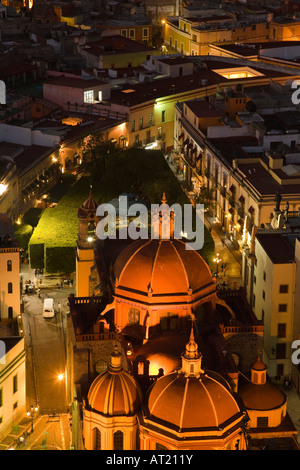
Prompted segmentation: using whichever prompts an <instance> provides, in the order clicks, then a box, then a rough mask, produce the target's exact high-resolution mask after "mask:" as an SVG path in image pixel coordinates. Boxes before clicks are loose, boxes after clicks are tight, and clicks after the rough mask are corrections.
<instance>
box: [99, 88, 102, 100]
mask: <svg viewBox="0 0 300 470" xmlns="http://www.w3.org/2000/svg"><path fill="white" fill-rule="evenodd" d="M98 101H102V90H99V92H98Z"/></svg>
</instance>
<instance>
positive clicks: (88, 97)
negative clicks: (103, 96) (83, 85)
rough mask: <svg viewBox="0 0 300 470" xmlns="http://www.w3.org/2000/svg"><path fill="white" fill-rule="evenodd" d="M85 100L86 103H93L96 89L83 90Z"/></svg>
mask: <svg viewBox="0 0 300 470" xmlns="http://www.w3.org/2000/svg"><path fill="white" fill-rule="evenodd" d="M83 101H84V102H85V103H93V101H94V90H87V91H84V92H83Z"/></svg>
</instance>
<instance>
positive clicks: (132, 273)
mask: <svg viewBox="0 0 300 470" xmlns="http://www.w3.org/2000/svg"><path fill="white" fill-rule="evenodd" d="M114 277H115V280H116V286H117V290H118V291H123V292H124V291H126V292H128V291H129V292H134V293H138V294H140V295H149V294H150V295H151V296H152V298H155V297H161V296H174V295H175V294H177V295H180V296H186V295H191V294H194V295H197V294H200V292H201V294H202V293H203V290H204V289H206V290H207V291H208V292H209V293H211V292H212V291H215V282H214V281H213V279H212V276H211V272H210V269H209V267H208V265H207V263H206V262H205V261H204V259H203V258H202V257H201V256H200V254H199V253H198V252H197V251H195V250H190V249H187V248H186V243H185V242H184V241H183V240H180V239H166V240H163V239H150V240H137V241H135V242H133V243H132V244H131V245H129V246H128V247H127V248H125V250H124V251H123V252H122V253H121V254H120V255H119V256H118V258H117V260H116V262H115V264H114Z"/></svg>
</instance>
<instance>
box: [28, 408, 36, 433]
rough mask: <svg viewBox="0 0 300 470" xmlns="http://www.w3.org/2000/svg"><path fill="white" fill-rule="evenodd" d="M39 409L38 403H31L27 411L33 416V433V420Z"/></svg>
mask: <svg viewBox="0 0 300 470" xmlns="http://www.w3.org/2000/svg"><path fill="white" fill-rule="evenodd" d="M38 411H39V407H38V406H37V405H35V406H33V405H31V406H30V409H29V410H28V411H27V413H26V414H27V416H28V417H29V416H30V417H31V432H32V433H33V420H34V418H36V415H37V412H38Z"/></svg>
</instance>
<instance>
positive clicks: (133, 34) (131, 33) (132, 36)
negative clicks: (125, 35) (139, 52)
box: [129, 29, 135, 38]
mask: <svg viewBox="0 0 300 470" xmlns="http://www.w3.org/2000/svg"><path fill="white" fill-rule="evenodd" d="M129 37H130V38H134V37H135V30H134V29H130V30H129Z"/></svg>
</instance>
